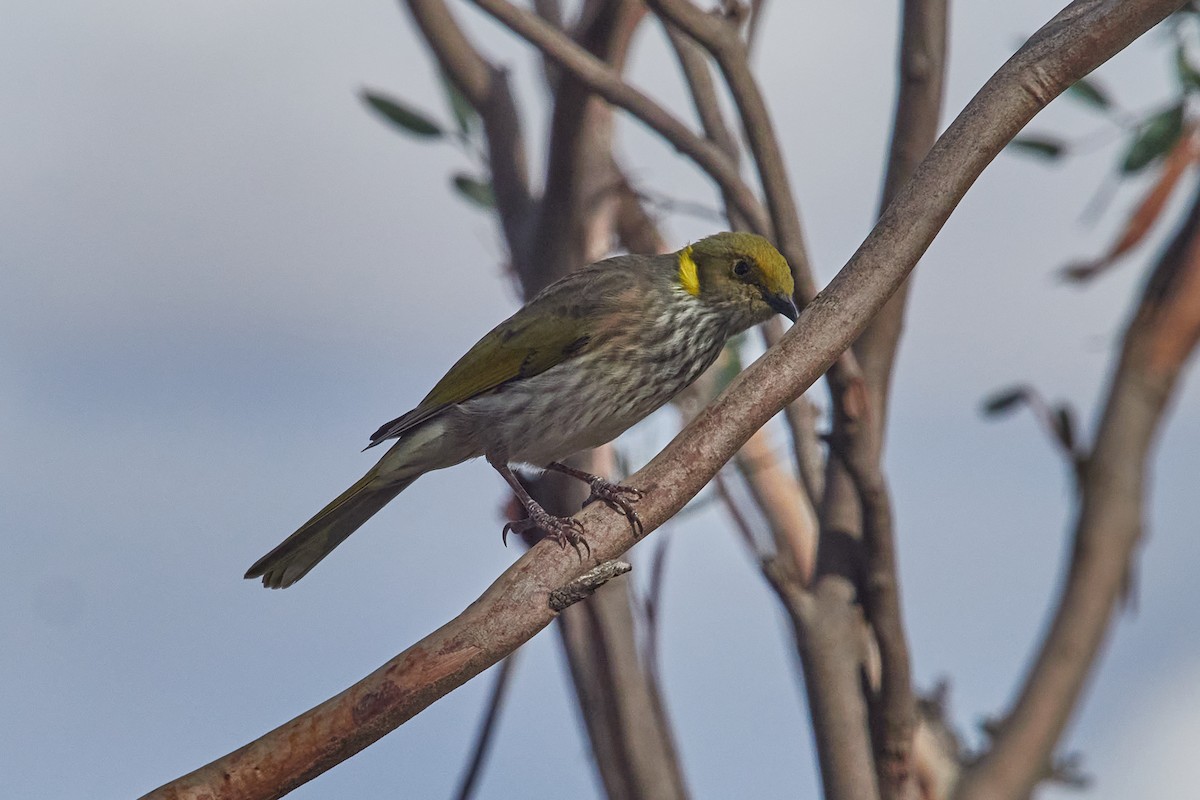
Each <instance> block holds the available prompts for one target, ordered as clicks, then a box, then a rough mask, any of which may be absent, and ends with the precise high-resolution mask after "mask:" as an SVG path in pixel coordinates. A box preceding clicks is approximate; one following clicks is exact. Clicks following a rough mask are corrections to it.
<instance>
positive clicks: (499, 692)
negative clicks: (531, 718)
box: [455, 653, 517, 800]
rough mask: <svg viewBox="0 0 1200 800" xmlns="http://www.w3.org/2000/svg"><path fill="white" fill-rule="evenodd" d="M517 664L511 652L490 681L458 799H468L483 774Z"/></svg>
mask: <svg viewBox="0 0 1200 800" xmlns="http://www.w3.org/2000/svg"><path fill="white" fill-rule="evenodd" d="M516 664H517V654H516V653H513V654H512V655H510V656H509V657H508V658H506V659H504V660H503V661H501V662H500V668H499V669H498V670H496V680H495V682H494V683H492V694H491V697H489V698H488V702H487V706H486V709H487V710H486V711H484V714H483V719H482V720H481V721H480V723H479V733H478V734H477V735H476V736H475V747H474V748H472V750H471V759H470V761H468V762H467V768H466V770H464V771H463V776H462V780H461V781H460V782H459V785H458V792H457V793H456V794H455V797H457V798H458V800H469V798H470V797H471V795H472V794H474V793H475V788H476V786H478V784H479V777H480V775H482V774H483V762H484V761H485V760H486V759H487V754H488V751H489V750H490V749H491V745H492V735H493V734H494V733H495V731H496V723H497V721H498V720H499V719H500V710H501V708H503V707H504V698H505V697H506V696H507V694H508V686H509V684H510V683H511V682H512V674H513V667H515V666H516Z"/></svg>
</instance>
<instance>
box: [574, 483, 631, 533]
mask: <svg viewBox="0 0 1200 800" xmlns="http://www.w3.org/2000/svg"><path fill="white" fill-rule="evenodd" d="M590 485H591V487H592V491H591V494H589V495H588V497H587V500H584V501H583V505H584V506H585V507H586V506H588V505H590V504H592V503H594V502H596V501H597V500H599V501H601V502H603V503H604V504H605V505H607V506H608V507H609V508H611V509H612V510H613V511H620V512H621V513H622V514H624V515H625V518H626V519H627V520H629V527H631V528H633V535H634V536H635V537H636V538H638V539H640V538H642V534H643V533H645V528H644V527H643V526H642V520H641V518H640V517H638V514H637V511H636V510H635V509H634V507H633V504H634V503H636V502H637V501H638V500H641V499H642V498H643V497H644V496H645V495H644V494H643V492H642V491H641V490H640V489H634V488H633V487H632V486H622V485H621V484H619V483H612V482H611V481H606V480H604V478H593V479H592V480H591V482H590Z"/></svg>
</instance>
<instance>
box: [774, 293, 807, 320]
mask: <svg viewBox="0 0 1200 800" xmlns="http://www.w3.org/2000/svg"><path fill="white" fill-rule="evenodd" d="M766 301H767V305H769V306H770V307H771V308H773V309H775V310H776V311H778V312H779V313H780V314H783V315H784V316H785V317H787V318H788V319H790V320H791V321H792V322H795V321H796V319H797V318H798V317H799V316H800V310H799V309H797V308H796V301H795V300H793V299H792V298H791V297H789V296H788V295H786V294H768V295H767V296H766Z"/></svg>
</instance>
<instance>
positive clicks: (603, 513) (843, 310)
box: [147, 0, 1180, 800]
mask: <svg viewBox="0 0 1200 800" xmlns="http://www.w3.org/2000/svg"><path fill="white" fill-rule="evenodd" d="M1179 5H1180V2H1178V0H1078V1H1077V2H1075V3H1073V4H1072V5H1070V6H1069V7H1068V8H1067V9H1066V10H1064V11H1063V12H1062V13H1060V14H1059V15H1057V16H1056V17H1055V18H1054V19H1053V20H1051V21H1050V22H1049V23H1048V24H1047V25H1046V26H1044V27H1043V28H1042V29H1041V31H1039V32H1038V33H1037V34H1036V35H1035V36H1034V37H1033V38H1032V39H1030V40H1029V41H1028V42H1027V43H1026V44H1025V46H1024V47H1023V48H1022V49H1021V50H1020V51H1018V53H1017V54H1016V55H1015V56H1013V58H1011V59H1010V60H1009V61H1008V62H1007V63H1006V64H1005V65H1004V66H1003V67H1001V68H1000V70H999V71H998V72H997V73H996V74H995V75H994V76H992V78H991V79H990V80H989V81H988V82H987V83H986V84H985V85H984V87H983V88H982V89H981V90H980V91H979V93H978V94H977V95H976V96H975V97H974V98H973V99H972V100H971V102H970V103H969V104H968V105H967V107H966V109H964V110H963V112H962V113H961V114H960V115H959V117H958V118H957V119H956V120H955V121H954V123H953V124H952V125H951V126H950V128H949V129H948V130H947V131H946V133H945V134H943V136H942V138H941V139H940V140H939V141H938V143H937V144H936V145H935V146H934V148H933V149H932V151H931V152H930V154H929V155H928V156H927V157H926V159H925V160H924V162H923V163H922V164H921V166H920V167H918V169H917V170H916V171H915V173H914V175H913V178H912V180H911V181H909V183H908V184H907V185H906V186H905V188H903V189H902V190H901V191H900V192H899V193H898V195H897V197H896V199H895V200H894V201H893V202H892V204H891V205H890V206H889V207H888V209H887V210H886V211H885V212H884V214H883V215H882V216H881V218H880V220H879V222H878V223H877V224H876V226H875V228H874V229H873V230H872V231H871V233H870V235H869V236H868V237H867V239H866V240H865V241H864V242H863V244H862V246H861V247H859V249H858V251H857V252H856V253H855V254H854V256H853V257H852V258H851V259H850V261H849V263H847V264H846V266H845V267H844V268H843V269H842V271H841V272H839V273H838V275H837V276H836V277H835V278H834V279H833V281H832V282H831V283H830V285H829V287H828V288H827V289H826V290H825V291H823V292H822V293H821V295H820V296H818V297H817V298H816V299H815V300H814V301H813V302H812V303H810V304H809V305H808V306H807V307H806V308H805V309H804V311H803V312H802V314H801V316H800V319H799V321H798V322H797V324H796V325H795V326H794V327H793V328H792V330H791V331H789V333H788V334H787V335H786V336H784V337H783V339H782V340H781V341H780V342H779V344H778V345H776V346H775V347H773V348H771V349H770V350H769V351H768V352H767V353H765V354H764V355H763V357H762V358H760V359H759V360H758V361H756V362H755V363H754V364H752V365H751V366H750V367H749V368H747V369H746V370H745V371H744V372H743V373H742V374H741V375H740V376H738V377H737V378H736V379H734V381H733V382H732V383H731V384H730V386H729V388H728V389H727V390H726V391H725V392H724V393H722V395H721V396H720V397H718V398H717V399H716V400H715V401H714V402H713V403H712V404H711V405H710V406H709V407H708V408H707V409H706V410H705V411H703V412H701V413H700V415H698V416H697V418H696V419H695V420H694V421H693V422H692V423H691V424H689V425H688V426H687V428H685V429H684V431H683V432H682V433H680V434H679V436H677V437H676V438H675V439H674V440H673V441H672V442H671V443H670V444H669V445H668V446H667V447H666V449H665V450H663V452H662V453H660V454H659V455H658V456H657V457H655V458H654V460H653V461H651V462H650V463H649V464H648V465H647V466H646V467H645V468H643V469H642V470H640V471H639V472H637V473H636V474H635V475H633V476H632V477H631V478H630V479H629V481H628V483H629V484H630V485H632V486H636V487H637V488H640V489H642V490H643V491H645V492H646V496H645V498H644V499H643V500H642V501H641V504H640V507H639V512H640V515H641V517H642V521H643V522H644V523H645V529H646V531H647V533H649V532H651V531H653V530H654V529H656V528H657V527H659V526H660V525H662V524H663V522H665V521H666V520H667V519H669V518H670V517H671V516H672V515H673V514H675V513H676V512H677V511H679V509H680V508H682V507H683V505H684V503H686V502H687V501H688V500H689V499H691V498H692V497H694V496H695V495H696V493H697V492H699V491H700V489H701V488H703V486H704V484H706V483H707V482H708V481H709V480H710V479H711V478H712V476H713V475H715V474H716V471H717V470H718V469H719V468H720V467H721V465H722V464H724V463H725V462H726V461H728V460H729V458H730V457H731V456H732V455H733V454H734V453H735V452H736V451H737V450H738V448H739V447H741V445H743V444H744V443H745V442H746V440H747V439H749V438H750V436H751V435H752V434H753V433H754V431H756V430H757V429H758V428H760V427H762V426H763V425H764V424H765V423H766V422H767V421H768V420H769V419H770V418H771V417H772V416H774V415H775V414H776V413H778V411H779V410H780V409H781V408H783V406H784V405H785V404H786V403H788V402H791V401H792V400H793V399H794V398H795V397H797V396H798V395H799V394H800V393H801V392H802V391H803V390H804V389H805V388H807V387H808V386H809V385H811V384H812V382H813V381H815V380H816V379H817V377H818V376H819V375H820V374H821V373H822V372H823V371H824V370H825V369H826V368H827V367H828V366H829V364H831V363H832V362H833V361H834V359H836V358H837V356H838V354H839V353H840V352H841V351H842V350H844V349H845V348H846V347H848V346H849V344H850V343H851V342H852V341H853V340H854V338H855V337H856V336H857V335H858V334H859V333H860V332H861V331H862V329H863V328H864V327H865V326H866V324H867V322H868V320H869V319H870V318H871V316H872V315H873V314H875V313H876V312H877V311H878V310H879V308H880V307H881V306H882V305H883V303H884V302H885V301H886V300H887V298H888V297H889V296H891V294H892V293H893V292H894V291H895V290H896V288H897V286H899V284H900V282H901V281H903V280H904V278H905V277H906V276H907V275H908V273H909V272H910V271H911V270H912V268H913V266H914V265H915V264H916V262H917V259H919V258H920V257H921V255H922V254H923V253H924V252H925V249H926V248H927V247H928V246H929V244H930V243H931V242H932V241H933V238H934V236H935V235H936V234H937V232H938V231H939V230H940V229H941V227H942V225H943V224H945V222H946V220H947V218H948V217H949V216H950V214H951V212H952V211H953V210H954V208H955V206H956V205H957V204H958V202H959V201H960V200H961V199H962V197H963V195H964V194H965V193H966V191H967V189H968V188H969V187H970V186H971V185H972V184H973V183H974V181H975V180H976V178H978V176H979V174H980V173H981V172H982V171H983V169H984V168H985V167H986V166H987V165H988V163H990V162H991V160H992V159H993V158H995V156H996V154H997V153H999V152H1000V150H1001V148H1003V146H1004V145H1005V144H1006V143H1007V142H1008V141H1009V140H1010V139H1011V138H1012V137H1013V136H1014V135H1016V133H1017V132H1018V131H1019V130H1020V129H1021V128H1022V127H1023V126H1024V125H1025V124H1026V123H1027V122H1028V121H1029V120H1030V119H1031V118H1032V117H1033V116H1034V114H1036V113H1037V112H1038V111H1039V110H1040V109H1041V108H1043V107H1044V106H1045V105H1046V104H1047V103H1049V102H1050V101H1051V100H1052V99H1053V98H1054V97H1056V96H1057V95H1058V94H1059V93H1061V92H1062V91H1063V90H1064V89H1065V88H1066V87H1067V86H1069V85H1070V84H1072V83H1074V82H1075V81H1077V80H1078V79H1079V78H1081V77H1083V76H1084V75H1086V74H1087V73H1089V72H1091V71H1092V70H1093V69H1095V68H1096V67H1097V66H1099V65H1100V64H1101V63H1103V62H1104V61H1106V60H1108V59H1109V58H1111V57H1112V56H1113V54H1115V53H1116V52H1118V51H1119V50H1121V49H1122V48H1124V47H1125V46H1126V45H1128V44H1129V43H1130V42H1131V41H1133V40H1134V39H1135V38H1137V37H1138V36H1140V35H1141V34H1142V33H1144V32H1145V31H1146V30H1148V29H1149V28H1150V27H1151V26H1153V25H1155V24H1156V23H1158V22H1159V21H1160V20H1162V19H1163V18H1164V17H1165V16H1167V14H1169V13H1170V12H1171V11H1173V10H1175V9H1176V8H1177V7H1178V6H1179ZM580 520H581V521H582V522H583V524H584V525H585V526H586V528H587V530H588V534H589V541H590V542H591V544H592V557H591V558H589V559H587V561H586V562H585V563H582V564H581V563H580V562H579V560H578V559H577V558H576V556H575V554H574V553H572V552H564V551H562V550H560V549H559V548H558V547H556V546H555V545H554V544H552V543H549V542H543V543H541V544H538V545H537V546H535V547H533V548H531V549H530V550H529V551H528V552H527V553H526V554H525V555H524V556H522V557H521V558H520V559H518V560H517V561H516V562H515V563H514V564H513V565H512V566H511V567H510V568H509V569H507V570H506V571H505V572H504V573H503V574H502V575H501V576H500V577H499V578H498V579H497V580H496V581H495V583H493V584H492V585H491V586H490V587H489V588H488V590H487V591H486V592H484V594H483V595H482V596H481V597H480V598H479V599H478V600H476V601H475V602H474V603H472V604H471V605H470V606H469V607H468V608H467V609H466V610H465V611H463V613H462V614H460V615H459V616H458V617H456V618H455V619H453V620H451V621H450V622H448V623H447V624H446V625H444V626H442V627H441V628H440V629H438V630H437V631H435V632H433V633H431V634H430V635H429V636H427V637H425V638H424V639H422V640H421V641H419V642H417V643H416V644H414V645H413V646H411V647H409V648H408V649H407V650H405V651H404V652H403V653H401V654H399V655H398V656H396V657H395V658H393V659H392V660H390V661H388V662H387V663H386V664H384V665H383V666H382V667H380V668H379V669H378V670H376V671H375V672H373V673H371V674H370V675H368V676H367V677H366V678H364V679H363V680H361V681H359V682H358V683H356V684H355V685H353V686H351V687H350V688H349V689H347V690H346V691H344V692H342V693H341V694H339V695H337V696H335V697H333V698H331V699H330V700H327V701H326V702H324V703H322V704H321V705H319V706H317V707H316V708H314V709H312V710H310V711H308V712H305V713H304V714H301V715H300V716H299V717H297V718H295V719H294V720H292V721H290V722H287V723H284V724H283V725H281V726H280V727H279V728H276V729H275V730H273V731H271V732H269V733H267V734H265V735H263V736H262V737H260V738H259V739H257V740H255V741H253V742H251V743H249V744H247V745H245V746H244V747H242V748H239V749H238V750H236V751H234V752H233V753H230V754H229V755H227V756H224V757H222V758H219V759H217V760H216V761H214V762H213V763H211V764H209V765H207V766H204V767H201V768H200V769H198V770H196V771H195V772H193V773H190V774H189V775H186V776H184V777H182V778H180V779H178V780H176V781H173V782H171V783H169V784H167V785H165V786H163V787H161V788H159V789H157V790H155V791H153V792H151V793H150V794H149V795H147V797H149V798H172V799H179V798H200V797H207V798H213V799H214V800H215V798H230V799H232V798H239V799H240V798H276V797H280V796H282V795H284V794H286V793H287V792H288V791H290V790H291V789H293V788H295V787H297V786H299V785H301V784H303V783H304V782H306V781H308V780H311V779H312V778H314V777H316V776H317V775H319V774H321V773H322V772H324V771H325V770H327V769H329V768H330V767H332V766H334V765H335V764H337V763H340V762H341V761H343V760H345V759H346V758H349V757H350V756H351V755H353V754H354V753H356V752H358V751H359V750H361V749H363V748H364V747H366V746H368V745H370V744H371V743H372V742H374V741H376V740H378V739H379V738H380V737H382V736H383V735H384V734H386V733H387V732H389V731H391V730H393V729H394V728H396V727H397V726H399V725H401V724H403V723H404V722H405V721H406V720H408V719H410V718H412V717H413V716H414V715H416V714H418V713H420V712H421V711H422V710H424V709H425V708H427V707H428V706H429V705H430V704H432V703H433V702H434V701H436V700H437V699H438V698H440V697H442V696H443V695H445V694H447V693H449V692H450V691H452V690H454V689H455V688H457V687H458V686H461V685H462V684H463V683H465V682H466V681H468V680H470V679H471V678H473V677H475V676H476V675H478V674H479V673H480V672H482V671H483V670H484V669H486V668H487V667H489V666H491V665H492V664H495V663H496V662H497V661H499V660H500V659H501V658H504V657H505V656H507V655H508V654H509V653H511V652H513V651H514V650H515V649H516V648H517V647H519V646H520V645H522V644H524V643H525V642H526V641H528V640H529V639H530V638H532V637H533V636H534V635H535V634H536V633H537V632H538V631H540V630H542V629H543V628H544V627H546V626H547V625H548V624H549V623H550V622H551V621H552V620H553V619H554V616H555V613H554V611H553V610H552V609H551V608H550V606H549V603H548V597H549V595H550V592H552V591H553V590H554V589H556V588H558V587H560V586H562V585H564V584H566V583H569V582H570V581H571V580H573V579H575V578H577V577H578V576H579V575H580V574H581V573H583V572H584V571H585V570H587V569H589V568H591V567H593V566H595V565H596V564H599V563H601V562H603V561H609V560H613V559H615V558H616V557H617V556H619V555H620V554H622V553H624V552H625V551H626V550H628V549H629V548H630V547H631V546H632V545H633V544H634V543H635V541H634V538H633V534H632V533H631V532H630V529H629V525H628V523H627V521H626V520H625V518H624V517H623V516H621V515H619V514H617V513H615V512H612V511H610V510H608V509H605V508H598V507H596V506H591V507H589V508H588V509H587V510H585V511H584V512H582V513H581V515H580Z"/></svg>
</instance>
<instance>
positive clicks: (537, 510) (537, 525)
mask: <svg viewBox="0 0 1200 800" xmlns="http://www.w3.org/2000/svg"><path fill="white" fill-rule="evenodd" d="M528 511H529V516H527V517H524V518H522V519H517V520H513V521H511V522H506V523H505V524H504V530H503V531H501V532H500V540H501V541H502V542H504V546H505V547H507V546H508V533H509V531H512V532H513V533H525V532H527V531H531V530H539V531H541V532H542V533H544V534H545V535H546V538H547V539H550V540H552V541H555V542H558V546H559V547H561V548H562V549H564V550H565V549H567V545H568V544H569V545H571V547H573V548H575V554H576V555H578V556H579V560H580V561H582V560H583V551H582V550H580V549H579V545H583V546H584V548H585V549H586V550H587V555H588V558H591V557H592V546H591V545H590V544H588V541H587V539H585V538H583V523H582V522H580V521H579V520H577V519H575V518H574V517H556V516H554V515H553V514H551V513H549V512H548V511H546V510H545V509H544V508H542V507H541V506H534V507H533V508H530V509H528Z"/></svg>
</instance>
